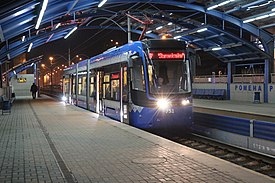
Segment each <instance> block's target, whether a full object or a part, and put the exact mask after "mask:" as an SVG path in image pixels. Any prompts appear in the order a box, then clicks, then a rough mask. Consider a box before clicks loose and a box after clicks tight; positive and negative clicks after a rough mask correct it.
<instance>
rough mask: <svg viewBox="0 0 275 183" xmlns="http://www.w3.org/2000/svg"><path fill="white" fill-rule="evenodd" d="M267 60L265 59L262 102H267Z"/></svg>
mask: <svg viewBox="0 0 275 183" xmlns="http://www.w3.org/2000/svg"><path fill="white" fill-rule="evenodd" d="M268 83H269V60H268V59H266V60H265V69H264V103H268Z"/></svg>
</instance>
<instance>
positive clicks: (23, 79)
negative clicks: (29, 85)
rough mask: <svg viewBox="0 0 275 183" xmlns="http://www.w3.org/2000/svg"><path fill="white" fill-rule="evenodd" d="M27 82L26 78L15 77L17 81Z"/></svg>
mask: <svg viewBox="0 0 275 183" xmlns="http://www.w3.org/2000/svg"><path fill="white" fill-rule="evenodd" d="M26 82H27V78H22V77H20V78H17V83H26Z"/></svg>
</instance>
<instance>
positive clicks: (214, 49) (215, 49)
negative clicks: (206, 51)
mask: <svg viewBox="0 0 275 183" xmlns="http://www.w3.org/2000/svg"><path fill="white" fill-rule="evenodd" d="M221 49H222V48H221V47H215V48H212V49H211V50H212V51H218V50H221Z"/></svg>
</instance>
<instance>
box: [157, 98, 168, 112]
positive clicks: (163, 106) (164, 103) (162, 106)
mask: <svg viewBox="0 0 275 183" xmlns="http://www.w3.org/2000/svg"><path fill="white" fill-rule="evenodd" d="M157 106H158V108H159V109H162V110H163V109H167V108H168V107H169V106H170V102H169V100H167V99H166V98H161V99H158V101H157Z"/></svg>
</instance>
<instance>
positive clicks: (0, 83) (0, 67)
mask: <svg viewBox="0 0 275 183" xmlns="http://www.w3.org/2000/svg"><path fill="white" fill-rule="evenodd" d="M0 77H1V78H0V88H2V87H3V83H2V82H3V76H2V64H0Z"/></svg>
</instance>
